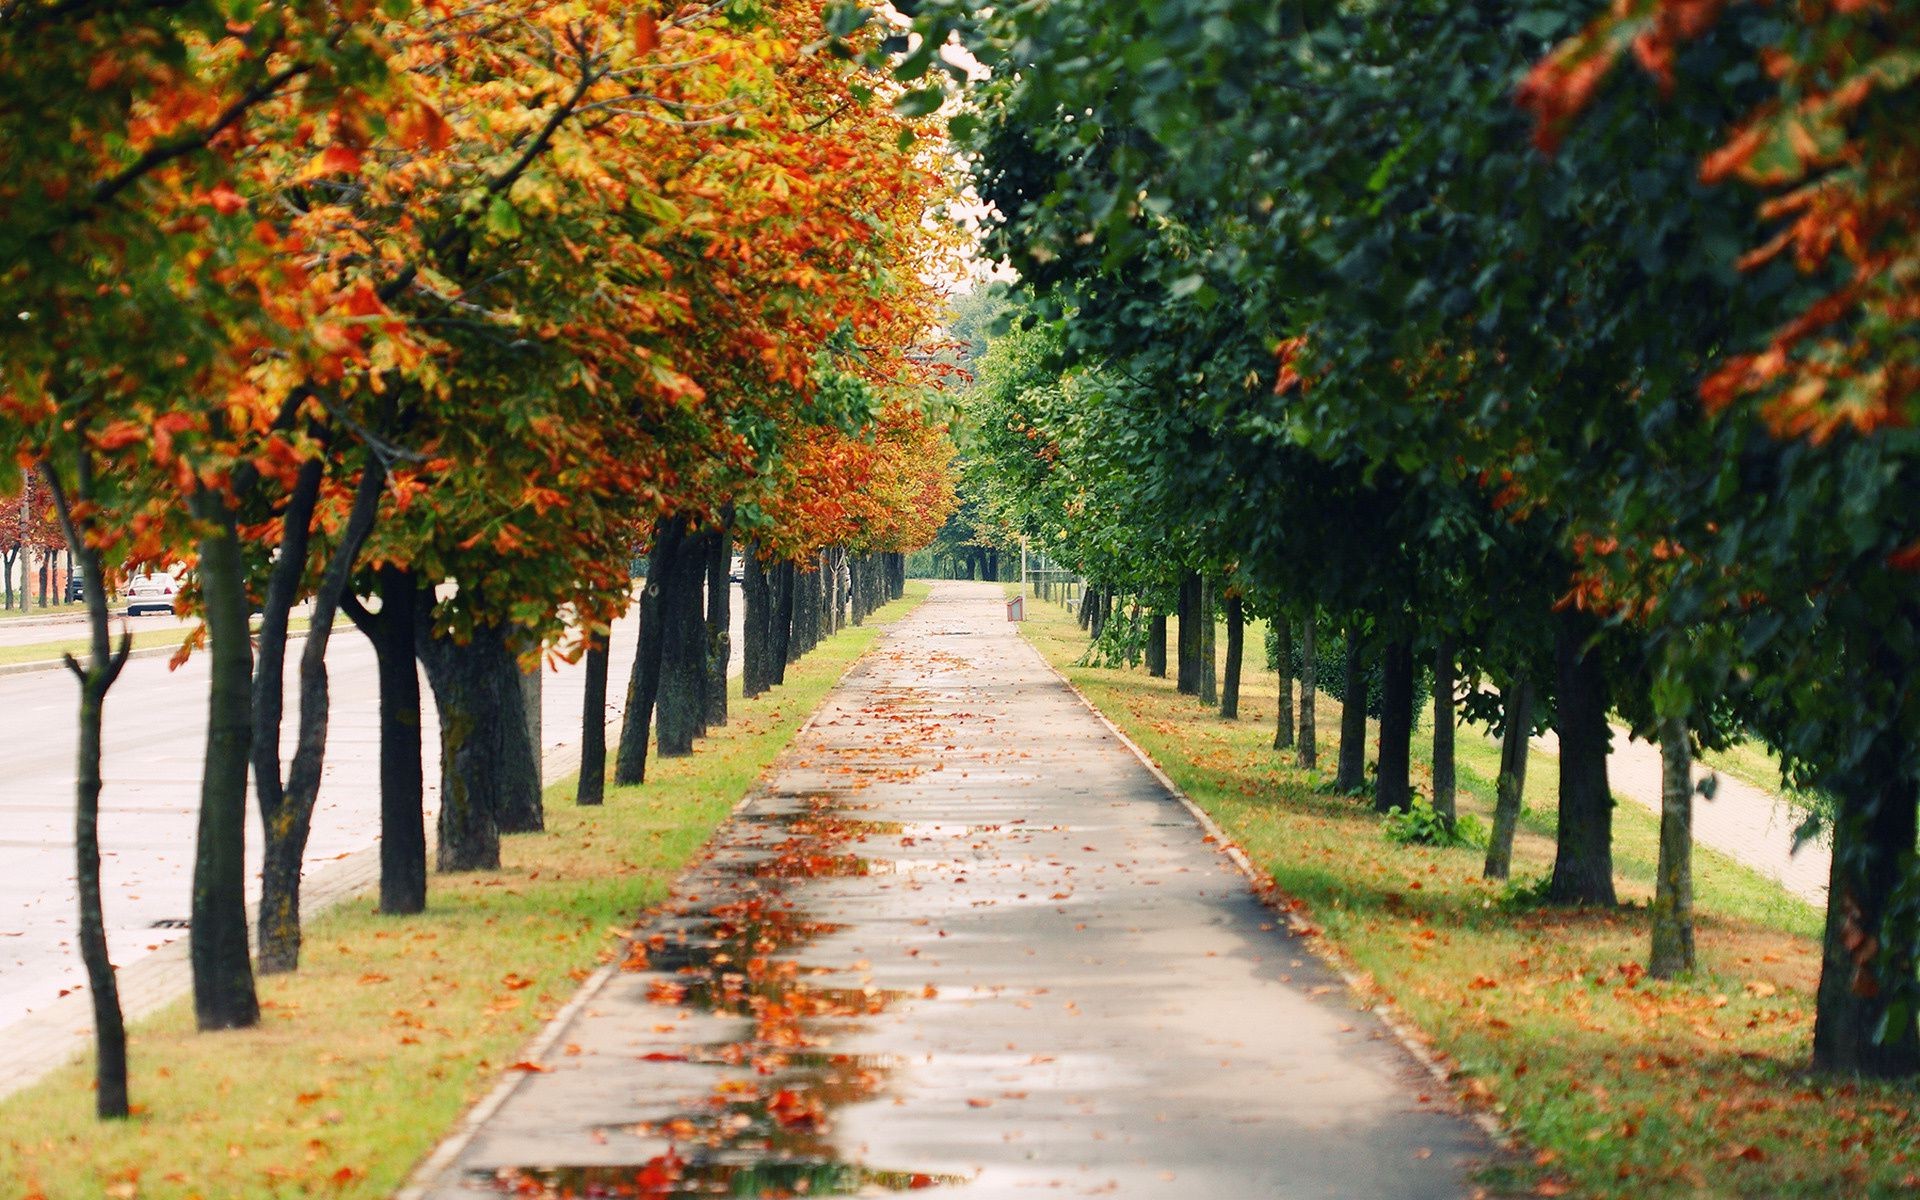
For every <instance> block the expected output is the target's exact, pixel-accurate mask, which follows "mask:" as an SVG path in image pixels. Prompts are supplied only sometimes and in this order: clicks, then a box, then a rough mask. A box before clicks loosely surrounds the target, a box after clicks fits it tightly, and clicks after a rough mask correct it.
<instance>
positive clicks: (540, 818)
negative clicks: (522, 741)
mask: <svg viewBox="0 0 1920 1200" xmlns="http://www.w3.org/2000/svg"><path fill="white" fill-rule="evenodd" d="M529 649H531V650H532V651H533V653H534V655H535V657H534V660H533V665H532V666H530V667H526V666H523V667H521V668H520V714H521V716H522V717H524V718H525V719H526V722H527V744H528V745H529V746H531V747H532V748H533V791H534V795H536V796H540V797H541V800H540V803H539V804H538V805H536V806H535V808H534V811H533V813H532V814H531V818H530V819H531V820H532V821H533V822H534V823H533V824H532V825H530V826H528V827H527V828H524V829H522V828H508V827H507V825H506V823H505V822H504V820H503V821H502V823H501V826H500V832H501V833H538V832H540V831H541V830H542V829H545V828H546V827H547V820H546V808H545V805H546V800H545V797H544V795H543V793H544V792H545V791H546V787H547V772H546V764H545V763H543V762H542V761H541V760H542V759H543V758H545V757H546V756H545V755H544V754H543V753H542V752H541V751H542V748H543V747H545V745H546V743H547V731H546V693H547V677H546V674H545V671H546V662H545V660H544V656H543V655H541V654H540V651H539V649H538V647H529ZM516 657H518V652H517V650H516Z"/></svg>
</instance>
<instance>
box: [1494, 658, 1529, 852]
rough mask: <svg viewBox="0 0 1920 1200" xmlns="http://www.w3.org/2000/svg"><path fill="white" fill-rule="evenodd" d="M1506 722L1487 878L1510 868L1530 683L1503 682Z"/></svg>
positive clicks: (1523, 786) (1523, 787) (1523, 781)
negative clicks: (1506, 683)
mask: <svg viewBox="0 0 1920 1200" xmlns="http://www.w3.org/2000/svg"><path fill="white" fill-rule="evenodd" d="M1504 699H1505V701H1506V704H1505V708H1506V726H1505V728H1504V730H1503V731H1502V732H1501V736H1500V777H1499V779H1498V780H1497V781H1495V784H1494V801H1493V833H1492V835H1491V836H1490V837H1489V838H1488V839H1487V865H1486V869H1485V872H1484V874H1485V875H1486V877H1487V878H1488V879H1505V878H1506V877H1507V876H1508V874H1509V873H1511V872H1512V870H1513V833H1514V830H1515V829H1517V828H1519V825H1520V806H1521V800H1522V798H1523V797H1524V796H1525V795H1526V792H1527V747H1528V745H1529V742H1528V739H1529V738H1530V737H1532V736H1533V685H1532V684H1531V683H1528V682H1526V681H1525V680H1520V681H1518V682H1515V683H1510V684H1508V685H1507V690H1506V696H1505V697H1504Z"/></svg>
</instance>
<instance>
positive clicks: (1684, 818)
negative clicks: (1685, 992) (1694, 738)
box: [1647, 717, 1694, 979]
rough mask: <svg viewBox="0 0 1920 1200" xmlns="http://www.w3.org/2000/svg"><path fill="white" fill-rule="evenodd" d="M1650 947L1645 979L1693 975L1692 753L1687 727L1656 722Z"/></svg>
mask: <svg viewBox="0 0 1920 1200" xmlns="http://www.w3.org/2000/svg"><path fill="white" fill-rule="evenodd" d="M1652 917H1653V947H1652V950H1651V952H1650V953H1649V955H1648V959H1647V974H1649V975H1651V976H1653V977H1654V978H1655V979H1672V978H1673V977H1674V976H1676V975H1682V974H1685V973H1686V972H1689V971H1691V970H1693V965H1694V959H1693V747H1692V745H1690V744H1689V743H1688V740H1687V723H1686V722H1685V721H1684V720H1681V719H1679V718H1677V717H1673V718H1669V719H1667V720H1665V721H1662V722H1660V864H1659V867H1658V869H1657V871H1656V873H1655V876H1654V883H1653V909H1652Z"/></svg>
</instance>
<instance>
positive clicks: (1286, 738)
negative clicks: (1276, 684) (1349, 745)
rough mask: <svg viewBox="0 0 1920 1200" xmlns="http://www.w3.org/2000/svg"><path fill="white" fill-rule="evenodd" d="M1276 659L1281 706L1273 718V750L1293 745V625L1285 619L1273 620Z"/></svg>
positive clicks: (1277, 617) (1278, 617) (1276, 618)
mask: <svg viewBox="0 0 1920 1200" xmlns="http://www.w3.org/2000/svg"><path fill="white" fill-rule="evenodd" d="M1273 646H1274V659H1275V660H1276V661H1277V662H1278V663H1279V675H1280V706H1279V708H1277V709H1276V710H1275V712H1274V717H1273V748H1274V749H1275V750H1285V749H1287V748H1288V747H1290V746H1292V745H1293V625H1292V624H1291V623H1290V622H1288V620H1287V619H1286V618H1285V617H1280V616H1276V617H1275V618H1274V619H1273Z"/></svg>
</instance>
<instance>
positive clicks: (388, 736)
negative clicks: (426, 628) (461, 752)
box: [341, 564, 432, 916]
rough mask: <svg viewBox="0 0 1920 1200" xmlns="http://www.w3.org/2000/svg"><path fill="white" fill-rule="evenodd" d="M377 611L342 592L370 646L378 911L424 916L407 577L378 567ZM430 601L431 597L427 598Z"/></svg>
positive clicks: (421, 791)
mask: <svg viewBox="0 0 1920 1200" xmlns="http://www.w3.org/2000/svg"><path fill="white" fill-rule="evenodd" d="M376 578H377V579H378V581H379V587H380V611H379V612H377V613H374V612H369V611H368V610H367V609H366V608H365V607H363V606H362V605H361V604H360V602H359V600H358V599H357V598H356V597H355V596H354V595H353V594H352V593H351V592H348V593H346V594H345V595H343V596H342V597H341V607H342V608H343V609H344V610H345V611H346V614H347V616H348V617H350V618H352V620H353V623H354V624H355V625H357V626H359V628H360V632H361V633H364V634H366V636H367V640H368V641H369V642H371V643H372V644H373V654H374V662H375V666H376V670H377V672H378V678H379V681H380V911H381V912H383V913H386V914H388V915H390V916H404V915H406V914H409V913H417V912H424V911H426V907H427V826H426V815H425V808H424V804H425V797H426V779H425V771H424V768H423V767H422V765H421V757H420V674H419V669H418V665H417V659H416V655H415V650H414V610H415V608H416V607H417V605H418V601H419V599H420V596H419V592H420V585H419V581H418V580H417V579H415V578H414V575H413V572H411V571H408V570H404V569H402V568H400V567H396V566H393V565H391V564H388V565H385V566H382V567H380V568H379V570H378V572H377V575H376ZM427 599H428V601H429V603H430V602H431V599H432V597H431V596H429V597H427Z"/></svg>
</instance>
